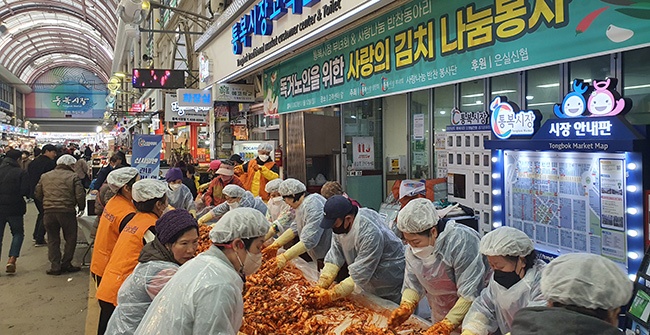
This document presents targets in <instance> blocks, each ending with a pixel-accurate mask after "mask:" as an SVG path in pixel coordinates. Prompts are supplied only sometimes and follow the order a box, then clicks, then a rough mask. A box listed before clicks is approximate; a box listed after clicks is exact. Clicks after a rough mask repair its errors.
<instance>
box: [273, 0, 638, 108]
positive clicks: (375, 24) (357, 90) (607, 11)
mask: <svg viewBox="0 0 650 335" xmlns="http://www.w3.org/2000/svg"><path fill="white" fill-rule="evenodd" d="M459 2H460V1H447V0H419V1H412V2H410V3H408V4H406V5H403V6H401V7H399V8H397V9H395V10H393V11H391V12H389V13H387V14H385V15H382V16H380V17H378V18H376V19H374V20H372V21H370V22H367V23H365V24H363V25H361V26H359V27H357V28H356V29H354V30H351V31H348V32H345V33H343V34H342V35H339V36H337V37H335V38H332V39H329V40H328V41H326V42H325V43H323V44H321V45H319V46H317V47H315V48H313V49H311V50H309V51H307V52H304V53H302V54H300V55H299V56H296V57H293V58H291V59H290V60H287V61H285V62H283V63H281V64H279V65H277V66H275V67H273V68H270V69H268V70H267V71H265V73H264V76H265V78H264V82H265V84H266V85H267V86H266V88H265V90H266V91H265V92H266V93H265V107H267V108H268V109H269V111H267V112H270V113H288V112H293V111H299V110H305V109H309V108H315V107H322V106H328V105H334V104H339V103H344V102H350V101H354V100H361V99H369V98H373V97H378V96H382V95H389V94H396V93H399V92H408V91H413V90H417V89H422V88H425V87H431V86H438V85H442V84H445V83H450V82H457V81H463V80H468V79H471V78H480V77H486V76H489V75H494V74H497V73H502V72H512V71H515V70H519V69H525V68H531V67H537V66H541V65H544V64H550V63H558V62H560V61H562V60H567V59H576V58H586V57H589V56H590V55H596V54H602V53H610V52H614V51H617V50H624V49H630V48H636V47H641V46H643V45H647V44H649V42H650V34H649V33H648V31H650V0H602V1H597V0H589V1H584V0H583V1H578V0H573V1H571V0H493V1H485V0H478V1H475V2H472V3H468V4H459ZM599 79H602V78H599ZM276 106H277V107H276Z"/></svg>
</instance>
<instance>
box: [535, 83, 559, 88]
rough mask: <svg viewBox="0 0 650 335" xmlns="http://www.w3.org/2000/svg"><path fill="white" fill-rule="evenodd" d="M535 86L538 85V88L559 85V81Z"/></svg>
mask: <svg viewBox="0 0 650 335" xmlns="http://www.w3.org/2000/svg"><path fill="white" fill-rule="evenodd" d="M537 87H539V88H551V87H560V83H552V84H544V85H537Z"/></svg>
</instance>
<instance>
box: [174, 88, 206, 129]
mask: <svg viewBox="0 0 650 335" xmlns="http://www.w3.org/2000/svg"><path fill="white" fill-rule="evenodd" d="M208 111H209V110H208V109H207V108H205V107H202V108H182V107H180V106H179V102H178V101H177V99H176V94H165V121H166V122H197V123H205V122H207V121H206V120H207V117H208Z"/></svg>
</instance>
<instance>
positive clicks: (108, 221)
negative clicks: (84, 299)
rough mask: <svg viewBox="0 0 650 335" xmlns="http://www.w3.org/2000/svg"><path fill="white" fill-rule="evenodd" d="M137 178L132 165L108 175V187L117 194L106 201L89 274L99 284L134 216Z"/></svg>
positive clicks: (138, 175) (138, 177) (136, 172)
mask: <svg viewBox="0 0 650 335" xmlns="http://www.w3.org/2000/svg"><path fill="white" fill-rule="evenodd" d="M138 180H140V174H139V173H138V169H136V168H132V167H123V168H119V169H116V170H113V171H111V172H110V173H109V174H108V177H106V181H107V183H108V187H109V188H110V190H111V191H112V192H113V193H115V195H114V196H113V197H112V198H111V200H109V201H108V203H106V206H105V207H104V211H103V212H102V215H101V218H100V219H99V226H97V233H96V234H95V242H94V245H93V254H92V258H91V261H90V273H91V275H92V276H93V278H94V279H95V282H96V284H97V285H99V284H100V283H101V281H102V276H103V275H104V269H106V264H108V260H109V259H110V258H111V253H113V248H114V247H115V243H116V242H117V238H118V237H119V236H120V232H121V231H122V229H124V226H126V223H127V222H128V221H129V220H131V218H132V217H133V216H134V215H135V211H136V210H135V205H134V204H133V196H132V192H133V184H135V182H137V181H138Z"/></svg>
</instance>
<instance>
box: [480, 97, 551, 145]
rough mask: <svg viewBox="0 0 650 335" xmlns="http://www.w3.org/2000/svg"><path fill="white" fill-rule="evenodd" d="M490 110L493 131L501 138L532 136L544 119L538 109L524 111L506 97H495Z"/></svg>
mask: <svg viewBox="0 0 650 335" xmlns="http://www.w3.org/2000/svg"><path fill="white" fill-rule="evenodd" d="M490 112H491V115H490V126H491V127H492V133H493V134H494V136H496V138H498V139H500V140H505V139H508V138H510V137H511V136H531V135H533V134H534V133H535V131H536V130H537V129H538V128H539V124H540V122H541V120H542V113H540V112H539V111H538V110H527V111H523V110H521V109H520V108H519V106H517V104H515V103H514V102H511V101H508V99H507V98H506V97H496V98H494V100H492V102H491V103H490Z"/></svg>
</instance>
